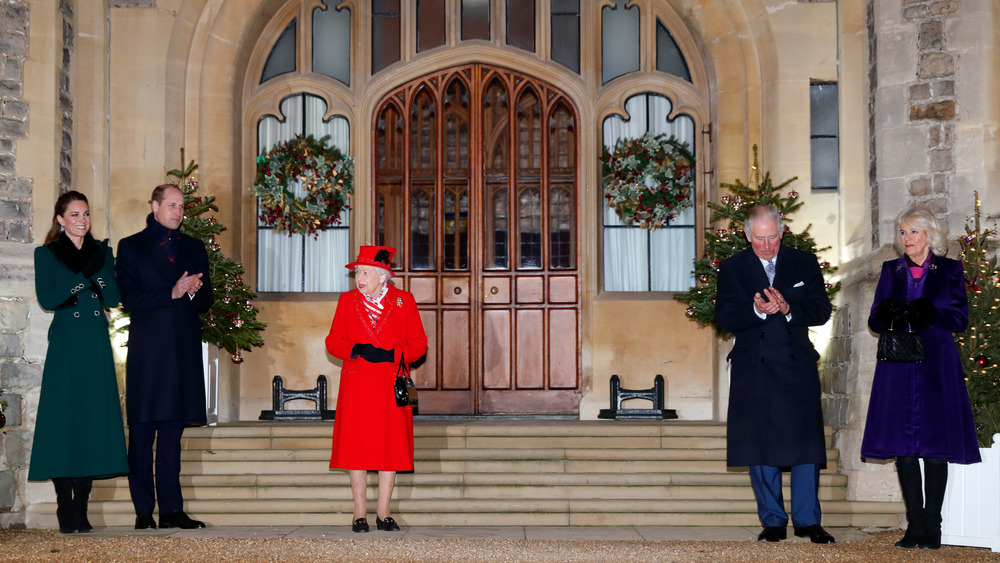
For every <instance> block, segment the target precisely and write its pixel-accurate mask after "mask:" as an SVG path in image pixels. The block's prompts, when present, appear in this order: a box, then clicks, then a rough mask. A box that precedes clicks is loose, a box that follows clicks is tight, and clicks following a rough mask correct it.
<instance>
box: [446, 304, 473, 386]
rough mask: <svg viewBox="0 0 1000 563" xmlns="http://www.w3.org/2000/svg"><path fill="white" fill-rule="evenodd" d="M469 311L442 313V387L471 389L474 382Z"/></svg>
mask: <svg viewBox="0 0 1000 563" xmlns="http://www.w3.org/2000/svg"><path fill="white" fill-rule="evenodd" d="M471 348H472V347H471V346H470V345H469V312H468V311H450V310H448V311H443V312H442V314H441V356H442V357H441V360H442V362H441V369H442V372H441V388H442V389H469V388H470V385H471V383H472V378H471V373H470V367H471V363H472V362H471V358H470V357H469V351H470V349H471Z"/></svg>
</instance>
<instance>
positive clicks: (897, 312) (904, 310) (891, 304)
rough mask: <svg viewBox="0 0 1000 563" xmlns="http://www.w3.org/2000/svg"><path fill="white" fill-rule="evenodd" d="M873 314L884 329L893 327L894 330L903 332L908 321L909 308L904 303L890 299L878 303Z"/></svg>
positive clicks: (900, 300)
mask: <svg viewBox="0 0 1000 563" xmlns="http://www.w3.org/2000/svg"><path fill="white" fill-rule="evenodd" d="M875 314H876V315H878V320H880V321H882V324H884V325H885V327H886V328H889V327H893V326H894V327H895V328H896V329H899V330H905V329H906V323H907V322H908V321H909V316H910V307H909V305H908V304H907V303H906V301H903V300H902V299H896V298H895V297H890V298H888V299H883V300H882V301H881V302H879V304H878V307H877V308H876V309H875Z"/></svg>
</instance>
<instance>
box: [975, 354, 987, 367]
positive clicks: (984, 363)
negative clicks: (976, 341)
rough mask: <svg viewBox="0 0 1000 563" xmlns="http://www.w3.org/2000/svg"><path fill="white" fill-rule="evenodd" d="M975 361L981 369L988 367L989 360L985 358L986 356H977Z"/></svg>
mask: <svg viewBox="0 0 1000 563" xmlns="http://www.w3.org/2000/svg"><path fill="white" fill-rule="evenodd" d="M975 359H976V363H977V364H979V367H981V368H984V367H986V366H988V365H990V359H989V358H987V357H986V354H979V355H978V356H976V358H975Z"/></svg>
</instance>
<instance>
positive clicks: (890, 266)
mask: <svg viewBox="0 0 1000 563" xmlns="http://www.w3.org/2000/svg"><path fill="white" fill-rule="evenodd" d="M896 231H897V232H898V233H899V239H898V241H897V242H898V246H899V247H901V248H902V250H903V251H904V254H903V256H901V257H899V258H897V259H895V260H889V261H887V262H884V263H883V264H882V274H881V275H880V276H879V280H878V287H876V288H875V301H874V303H872V308H871V313H870V314H869V317H868V327H869V328H870V329H871V330H872V331H873V332H875V333H881V332H882V331H883V330H886V329H887V328H888V327H889V326H890V325H892V324H895V325H896V326H897V327H899V326H907V325H908V326H909V327H910V329H911V330H915V331H918V332H919V333H920V336H921V339H922V340H923V343H924V350H925V353H926V359H925V360H924V361H923V362H919V363H894V362H885V361H879V362H878V365H877V366H876V367H875V379H874V381H873V383H872V395H871V402H870V403H869V405H868V419H867V422H866V424H865V435H864V439H863V440H862V442H861V457H862V458H865V459H890V458H896V472H897V473H898V475H899V485H900V488H901V489H902V493H903V502H904V503H905V505H906V521H907V526H906V533H905V534H904V535H903V538H902V539H901V540H899V541H898V542H896V546H897V547H902V548H906V549H911V548H914V547H917V546H920V547H921V548H924V549H938V548H939V547H941V505H942V504H943V503H944V491H945V486H946V485H947V483H948V462H952V463H977V462H979V461H980V458H979V447H978V445H977V443H976V427H975V423H974V422H973V419H972V409H971V407H970V406H969V391H968V389H967V388H966V387H965V373H964V371H963V370H962V360H961V359H960V358H959V356H958V350H957V349H956V347H955V341H954V337H953V333H956V332H963V331H965V329H966V327H967V326H968V324H969V311H968V298H967V297H966V294H965V274H964V272H963V270H962V263H961V262H959V261H957V260H951V259H948V258H944V256H943V255H944V253H945V252H946V251H947V241H946V240H945V236H944V234H943V232H942V229H941V227H940V225H939V223H938V221H937V219H936V218H935V217H934V215H933V214H932V213H931V212H930V211H928V210H926V209H924V208H920V207H913V208H910V209H909V210H907V211H905V212H903V213H902V214H901V215H900V216H899V218H898V219H896ZM921 459H923V461H924V478H923V484H921V475H920V461H919V460H921Z"/></svg>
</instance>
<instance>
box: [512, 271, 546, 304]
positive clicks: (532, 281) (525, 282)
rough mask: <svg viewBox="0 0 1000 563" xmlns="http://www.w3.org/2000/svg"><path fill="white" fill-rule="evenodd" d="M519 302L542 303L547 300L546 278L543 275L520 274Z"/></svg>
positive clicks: (518, 285)
mask: <svg viewBox="0 0 1000 563" xmlns="http://www.w3.org/2000/svg"><path fill="white" fill-rule="evenodd" d="M516 286H517V302H518V303H542V302H544V301H545V278H543V277H541V276H520V277H518V278H517V282H516Z"/></svg>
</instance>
